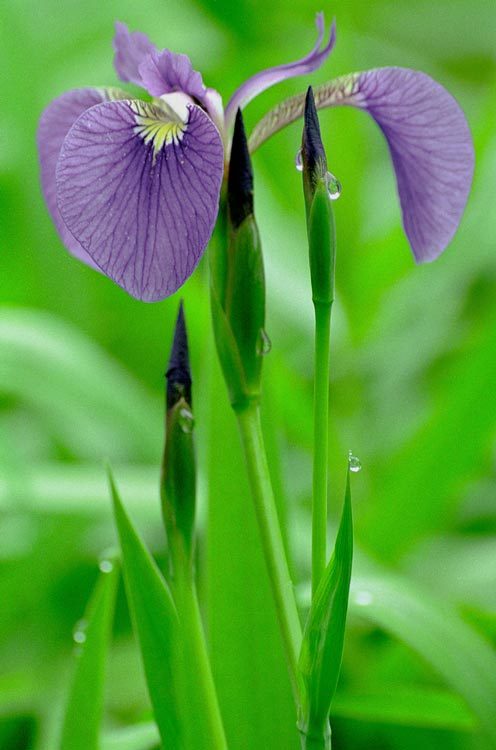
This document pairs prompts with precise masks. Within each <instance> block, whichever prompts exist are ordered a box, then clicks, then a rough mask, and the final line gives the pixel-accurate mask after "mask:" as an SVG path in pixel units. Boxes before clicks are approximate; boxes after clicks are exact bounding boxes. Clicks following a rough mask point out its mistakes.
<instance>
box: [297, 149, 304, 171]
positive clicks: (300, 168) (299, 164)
mask: <svg viewBox="0 0 496 750" xmlns="http://www.w3.org/2000/svg"><path fill="white" fill-rule="evenodd" d="M295 167H296V169H297V171H298V172H303V156H302V154H301V148H300V149H298V151H297V152H296V156H295Z"/></svg>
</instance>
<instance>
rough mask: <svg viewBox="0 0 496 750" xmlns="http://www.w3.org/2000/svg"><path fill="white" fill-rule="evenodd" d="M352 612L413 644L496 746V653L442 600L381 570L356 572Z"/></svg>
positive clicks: (352, 590) (492, 746)
mask: <svg viewBox="0 0 496 750" xmlns="http://www.w3.org/2000/svg"><path fill="white" fill-rule="evenodd" d="M350 604H351V605H352V606H353V609H354V611H355V613H358V614H360V615H361V616H362V617H364V618H366V619H367V620H369V621H370V622H372V623H374V624H375V625H378V626H379V627H381V628H383V629H384V630H385V631H387V632H388V633H390V634H391V635H393V636H395V637H396V638H398V639H399V640H401V641H403V642H404V643H406V644H407V645H408V646H410V647H411V648H412V649H414V650H415V651H416V652H417V653H418V654H420V656H422V657H423V658H424V659H425V661H426V662H428V663H429V664H430V665H431V666H432V667H433V668H434V669H435V670H436V671H437V672H438V673H439V674H440V675H441V676H442V677H443V678H444V680H445V681H446V683H447V685H449V686H450V687H451V688H452V690H454V691H455V692H456V693H458V694H459V695H460V696H462V697H463V698H464V699H465V701H466V703H467V705H468V706H469V707H470V708H471V710H472V711H473V713H474V715H475V716H476V717H477V719H478V721H479V725H480V728H481V730H482V732H483V733H484V734H485V737H486V740H487V747H489V748H496V723H495V721H494V717H495V716H496V654H495V653H494V651H493V650H492V649H491V647H490V646H489V644H488V643H487V642H486V641H485V640H484V639H483V638H481V637H480V636H479V635H478V634H477V633H476V632H475V631H474V630H473V629H472V628H471V627H470V626H469V625H467V624H466V623H465V622H464V621H463V620H462V619H461V617H460V616H459V615H458V614H457V613H456V612H455V611H454V610H453V609H452V608H451V607H450V606H448V605H447V604H446V603H445V602H443V601H442V600H440V599H438V598H437V599H434V598H433V597H431V596H429V594H428V593H426V592H425V591H424V590H422V589H421V588H420V587H417V586H415V585H414V584H412V583H411V582H410V581H408V580H407V579H405V578H403V577H401V576H398V575H393V574H390V573H386V572H384V571H379V572H376V571H372V572H370V573H369V572H367V573H365V574H364V575H361V576H359V577H358V578H356V577H354V579H353V585H352V589H351V598H350Z"/></svg>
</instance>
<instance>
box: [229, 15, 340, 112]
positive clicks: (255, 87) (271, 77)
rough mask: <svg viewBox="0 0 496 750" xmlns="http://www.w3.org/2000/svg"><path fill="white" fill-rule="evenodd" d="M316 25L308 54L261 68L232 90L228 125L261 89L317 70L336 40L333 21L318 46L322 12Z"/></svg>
mask: <svg viewBox="0 0 496 750" xmlns="http://www.w3.org/2000/svg"><path fill="white" fill-rule="evenodd" d="M316 25H317V29H318V38H317V42H316V44H315V46H314V47H313V49H312V50H311V52H309V53H308V55H305V57H302V58H301V60H296V61H295V62H292V63H286V64H285V65H277V66H275V67H274V68H267V70H262V71H261V72H260V73H257V74H256V75H254V76H252V77H251V78H248V80H247V81H245V82H244V83H243V84H242V85H241V86H240V87H239V88H238V89H237V90H236V91H235V92H234V94H233V95H232V97H231V98H230V100H229V102H228V103H227V106H226V123H227V125H228V126H229V125H231V124H232V123H233V122H234V117H235V116H236V112H237V111H238V108H243V107H244V106H246V105H247V104H248V103H249V102H250V101H251V100H252V99H253V98H254V97H255V96H258V94H261V93H262V91H265V90H266V89H268V88H270V87H271V86H274V84H276V83H280V82H281V81H285V80H286V79H288V78H295V77H296V76H301V75H306V74H307V73H311V72H312V71H314V70H317V68H320V66H321V65H322V63H323V62H324V61H325V60H326V59H327V58H328V57H329V55H330V53H331V52H332V49H333V47H334V44H335V42H336V25H335V23H334V22H333V24H332V26H331V31H330V34H329V40H328V42H327V44H326V45H325V46H324V47H323V48H322V49H320V46H321V44H322V40H323V38H324V30H325V26H324V14H323V13H318V14H317V17H316Z"/></svg>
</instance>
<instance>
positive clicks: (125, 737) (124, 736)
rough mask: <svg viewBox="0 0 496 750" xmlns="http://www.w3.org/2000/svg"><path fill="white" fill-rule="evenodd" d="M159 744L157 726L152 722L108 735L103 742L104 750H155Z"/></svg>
mask: <svg viewBox="0 0 496 750" xmlns="http://www.w3.org/2000/svg"><path fill="white" fill-rule="evenodd" d="M159 744H160V736H159V733H158V731H157V725H156V724H154V723H153V722H151V721H150V722H147V723H143V724H136V725H135V726H131V727H125V728H124V729H118V730H116V731H114V732H112V733H110V734H108V735H107V736H106V737H105V738H104V740H103V747H102V750H155V748H156V747H158V745H159Z"/></svg>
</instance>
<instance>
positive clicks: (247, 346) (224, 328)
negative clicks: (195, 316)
mask: <svg viewBox="0 0 496 750" xmlns="http://www.w3.org/2000/svg"><path fill="white" fill-rule="evenodd" d="M227 206H228V243H227V248H225V247H223V248H217V257H216V258H214V259H213V262H212V264H211V278H212V315H213V323H214V332H215V339H216V344H217V351H218V354H219V359H220V361H221V365H222V369H223V372H224V377H225V380H226V383H227V386H228V389H229V394H230V398H231V402H232V405H233V407H234V408H235V409H237V410H242V409H243V408H246V406H247V405H248V404H250V403H252V402H254V401H257V400H258V399H259V397H260V379H261V369H262V354H263V353H264V351H263V342H264V340H265V338H266V335H265V332H264V324H265V276H264V268H263V258H262V250H261V245H260V237H259V234H258V228H257V225H256V222H255V217H254V212H253V172H252V167H251V161H250V154H249V151H248V144H247V140H246V134H245V130H244V125H243V118H242V115H241V111H240V110H238V113H237V116H236V123H235V126H234V134H233V142H232V148H231V159H230V164H229V176H228V183H227ZM219 256H220V257H219Z"/></svg>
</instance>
